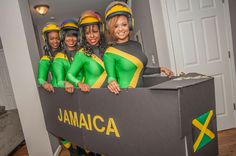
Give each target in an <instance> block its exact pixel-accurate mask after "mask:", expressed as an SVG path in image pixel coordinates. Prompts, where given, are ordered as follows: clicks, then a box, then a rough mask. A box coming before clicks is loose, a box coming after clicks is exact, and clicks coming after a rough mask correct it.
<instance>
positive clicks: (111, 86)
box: [107, 81, 120, 94]
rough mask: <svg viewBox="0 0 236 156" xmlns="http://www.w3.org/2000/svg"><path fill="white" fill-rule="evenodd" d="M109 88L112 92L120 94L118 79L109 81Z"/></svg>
mask: <svg viewBox="0 0 236 156" xmlns="http://www.w3.org/2000/svg"><path fill="white" fill-rule="evenodd" d="M107 88H108V89H109V90H110V91H111V92H112V93H115V94H119V92H120V87H119V84H118V83H117V82H116V81H111V82H110V83H109V85H108V86H107Z"/></svg>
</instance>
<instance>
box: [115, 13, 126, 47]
mask: <svg viewBox="0 0 236 156" xmlns="http://www.w3.org/2000/svg"><path fill="white" fill-rule="evenodd" d="M113 33H114V37H115V38H116V39H117V42H118V43H124V42H127V41H128V40H129V22H128V18H127V17H126V16H119V17H118V19H117V22H116V24H115V28H114V32H113Z"/></svg>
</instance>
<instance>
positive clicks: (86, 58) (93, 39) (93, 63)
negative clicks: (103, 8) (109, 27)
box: [67, 10, 107, 92]
mask: <svg viewBox="0 0 236 156" xmlns="http://www.w3.org/2000/svg"><path fill="white" fill-rule="evenodd" d="M79 25H80V29H81V41H82V42H81V49H80V50H79V51H78V52H77V53H76V54H75V57H74V61H73V63H72V65H71V67H70V70H69V71H68V73H67V79H68V81H70V82H71V83H72V84H73V85H74V86H77V87H78V88H80V89H81V90H82V91H84V92H89V91H90V88H100V87H104V86H105V83H106V77H107V74H106V71H105V68H104V64H103V60H102V56H103V53H104V51H105V49H106V44H105V43H106V42H105V37H104V35H103V29H104V28H103V23H102V20H101V18H100V16H99V14H98V13H96V12H94V11H91V10H88V11H85V12H83V13H82V15H81V17H80V20H79ZM81 71H83V76H84V80H83V81H82V80H80V79H78V78H77V77H76V75H77V74H78V73H79V72H81Z"/></svg>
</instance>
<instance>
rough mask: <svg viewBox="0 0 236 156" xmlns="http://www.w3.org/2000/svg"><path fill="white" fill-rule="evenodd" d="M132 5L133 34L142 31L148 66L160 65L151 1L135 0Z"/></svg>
mask: <svg viewBox="0 0 236 156" xmlns="http://www.w3.org/2000/svg"><path fill="white" fill-rule="evenodd" d="M131 6H132V11H133V15H134V31H133V32H132V35H135V34H136V33H137V32H138V31H140V34H141V38H142V43H143V49H144V52H145V54H146V55H147V57H148V66H159V61H158V56H157V47H156V40H155V36H154V31H153V23H152V18H151V12H150V7H149V1H146V0H133V1H132V5H131Z"/></svg>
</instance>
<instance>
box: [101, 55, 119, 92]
mask: <svg viewBox="0 0 236 156" xmlns="http://www.w3.org/2000/svg"><path fill="white" fill-rule="evenodd" d="M112 55H113V54H109V53H105V54H104V56H103V60H104V65H105V68H106V72H107V75H108V83H109V84H108V86H107V87H108V89H109V90H110V91H111V92H112V93H115V94H119V92H120V87H119V84H118V83H117V79H116V77H117V75H116V71H115V66H116V62H115V58H113V57H112Z"/></svg>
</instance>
